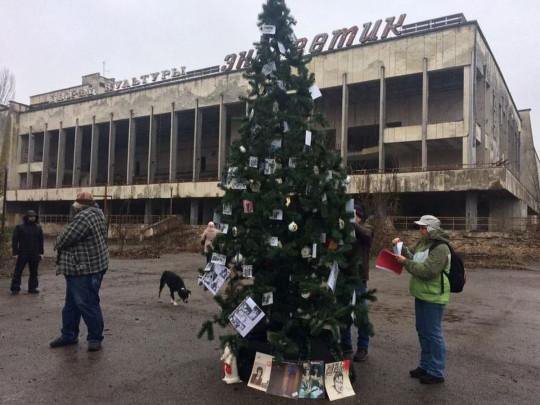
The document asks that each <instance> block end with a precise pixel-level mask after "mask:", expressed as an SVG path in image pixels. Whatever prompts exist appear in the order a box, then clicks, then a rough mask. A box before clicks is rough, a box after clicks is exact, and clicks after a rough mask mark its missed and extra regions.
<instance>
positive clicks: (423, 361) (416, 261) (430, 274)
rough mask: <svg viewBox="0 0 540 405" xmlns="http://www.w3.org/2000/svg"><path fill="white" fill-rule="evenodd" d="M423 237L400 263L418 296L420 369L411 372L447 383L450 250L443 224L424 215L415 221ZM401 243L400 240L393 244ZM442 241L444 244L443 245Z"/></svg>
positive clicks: (422, 379)
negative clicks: (445, 329)
mask: <svg viewBox="0 0 540 405" xmlns="http://www.w3.org/2000/svg"><path fill="white" fill-rule="evenodd" d="M415 224H416V225H418V226H419V228H420V233H421V234H422V238H421V239H420V241H419V242H418V243H417V244H416V246H415V247H414V249H412V250H409V249H408V248H407V247H405V246H404V247H403V249H402V256H398V258H397V259H398V261H399V262H400V263H402V264H403V267H404V268H405V270H407V271H408V272H409V273H410V274H411V280H410V284H409V289H410V292H411V295H412V296H414V297H415V315H416V331H417V333H418V340H419V341H420V347H421V355H420V366H419V367H417V368H416V369H414V370H411V371H410V372H409V374H410V376H411V377H413V378H418V379H420V382H421V383H423V384H438V383H442V382H444V367H445V360H446V359H445V357H446V349H445V344H444V337H443V331H442V319H443V313H444V307H445V305H446V304H448V301H449V299H450V282H449V281H448V277H447V274H448V272H449V271H450V257H451V256H450V249H449V247H448V245H447V244H448V235H447V234H446V233H445V232H444V231H443V230H442V229H441V221H439V219H437V218H436V217H434V216H432V215H424V216H422V218H420V220H419V221H416V222H415ZM392 242H393V243H394V244H396V243H398V242H400V239H399V238H396V239H394V240H393V241H392ZM441 242H442V243H441Z"/></svg>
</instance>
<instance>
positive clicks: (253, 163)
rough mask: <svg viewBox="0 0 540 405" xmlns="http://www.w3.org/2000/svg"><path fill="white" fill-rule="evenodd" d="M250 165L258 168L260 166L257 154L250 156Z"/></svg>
mask: <svg viewBox="0 0 540 405" xmlns="http://www.w3.org/2000/svg"><path fill="white" fill-rule="evenodd" d="M249 167H252V168H255V169H256V168H257V167H259V158H258V157H257V156H250V157H249Z"/></svg>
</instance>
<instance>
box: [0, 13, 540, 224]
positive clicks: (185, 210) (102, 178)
mask: <svg viewBox="0 0 540 405" xmlns="http://www.w3.org/2000/svg"><path fill="white" fill-rule="evenodd" d="M403 20H404V15H402V16H401V17H400V18H399V20H398V21H397V22H394V19H387V20H386V25H385V24H384V23H382V24H381V21H377V22H375V23H374V24H371V23H370V24H369V26H368V24H364V26H363V27H364V29H363V30H359V29H358V28H357V27H351V28H349V29H342V30H336V31H334V32H333V33H332V34H330V35H328V34H319V35H317V36H316V37H315V38H314V39H313V41H312V43H311V46H309V43H308V41H307V39H304V38H302V39H300V40H299V46H303V47H306V51H309V52H310V53H311V54H312V56H313V58H312V60H311V62H310V65H309V67H310V69H311V70H312V71H313V72H314V73H315V77H316V83H317V85H318V86H319V88H320V89H321V91H322V94H323V97H322V98H320V99H318V100H317V108H318V109H320V110H321V111H322V112H323V113H324V114H325V115H326V117H327V119H328V126H327V127H325V128H324V130H325V131H327V133H328V135H329V138H330V139H331V145H333V146H335V148H336V149H337V150H338V151H339V153H341V156H342V158H343V161H344V164H346V165H347V168H348V170H349V171H350V173H351V177H352V182H351V185H350V190H349V191H350V193H351V194H365V193H383V194H387V193H391V194H395V195H396V196H398V198H399V212H400V214H401V215H420V214H422V213H432V214H434V215H439V216H448V217H450V216H458V217H465V218H467V224H468V226H469V227H470V228H472V229H474V228H475V226H476V224H477V221H478V218H491V219H493V220H496V219H497V218H514V217H519V218H526V217H527V216H528V215H534V214H536V213H537V212H538V209H539V196H540V187H539V181H538V178H539V176H538V173H539V169H540V167H539V165H538V157H537V154H536V151H535V149H534V145H533V138H532V131H531V123H530V110H520V109H518V107H517V106H516V104H515V102H514V100H513V98H512V95H511V93H510V90H509V88H508V86H507V84H506V82H505V80H504V77H503V74H502V72H501V70H500V68H499V66H498V64H497V62H496V60H495V58H494V56H493V54H492V52H491V50H490V48H489V45H488V44H487V42H486V39H485V37H484V35H483V33H482V31H481V29H480V27H479V25H478V24H477V23H476V21H466V19H465V17H464V16H463V15H461V14H459V15H453V16H448V17H442V18H437V19H434V20H429V21H422V22H419V23H414V24H407V25H405V24H403ZM366 26H367V28H366ZM380 32H382V34H381V36H380V37H379V36H378V34H379V33H380ZM392 32H393V33H394V35H393V37H389V33H390V34H391V33H392ZM304 40H305V41H304ZM308 46H309V49H308ZM251 56H252V53H251V52H241V53H239V54H231V55H228V56H227V57H226V58H225V64H224V65H223V66H214V67H210V68H207V69H201V70H198V71H191V72H186V71H185V69H184V68H180V69H167V70H164V71H161V72H156V73H151V74H148V75H142V76H140V77H136V78H131V79H129V80H114V79H109V78H105V77H103V76H101V75H100V74H92V75H87V76H84V77H83V78H82V84H81V85H80V86H75V87H72V88H69V89H63V90H59V91H54V92H51V93H46V94H40V95H36V96H32V97H31V99H30V104H29V105H23V104H20V103H16V102H12V103H11V104H10V105H9V107H3V108H1V109H0V131H1V135H2V142H3V150H5V152H4V154H5V155H6V157H5V159H6V160H7V162H8V169H9V178H8V191H7V211H8V215H9V217H10V218H12V219H14V218H15V215H16V214H20V213H22V212H24V211H25V210H27V209H30V208H32V209H36V210H38V211H39V212H40V214H41V215H45V216H47V215H65V214H67V212H68V209H69V204H70V203H71V202H72V201H73V199H74V196H75V195H76V193H77V191H79V190H81V189H90V190H91V191H92V193H93V194H94V195H95V196H96V198H97V199H98V200H107V203H106V208H107V210H108V212H109V213H111V214H130V215H140V216H145V217H146V221H147V222H150V221H151V216H152V215H166V214H171V213H172V214H180V215H183V216H184V218H186V219H187V220H189V222H191V223H203V222H205V221H207V220H209V219H210V218H211V217H212V212H213V209H214V207H215V206H216V204H217V203H218V201H219V198H220V196H221V195H222V193H221V190H220V189H219V187H218V182H219V180H220V176H221V173H222V171H223V168H224V166H225V164H226V156H227V153H228V149H229V147H230V145H231V142H233V141H234V140H235V139H237V138H238V136H239V134H238V129H239V126H240V123H241V121H242V119H243V118H244V117H245V115H246V106H245V104H244V103H242V102H240V101H239V97H240V96H243V95H246V94H247V90H248V83H247V81H246V80H245V79H244V78H243V76H242V73H243V72H242V69H243V68H244V67H245V64H246V63H248V62H249V57H251Z"/></svg>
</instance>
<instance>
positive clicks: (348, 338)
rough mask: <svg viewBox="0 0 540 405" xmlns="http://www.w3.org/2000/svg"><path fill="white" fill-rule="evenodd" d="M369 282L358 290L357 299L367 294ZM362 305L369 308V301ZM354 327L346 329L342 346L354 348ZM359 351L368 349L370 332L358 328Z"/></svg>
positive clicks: (364, 301) (363, 282)
mask: <svg viewBox="0 0 540 405" xmlns="http://www.w3.org/2000/svg"><path fill="white" fill-rule="evenodd" d="M367 289H368V288H367V281H366V280H364V281H362V284H361V285H360V286H359V287H357V288H356V297H357V299H358V297H360V296H361V295H362V294H364V293H366V292H367ZM362 305H365V306H366V307H367V301H366V300H363V302H362ZM351 328H352V325H349V327H347V328H345V329H344V330H343V331H342V334H341V344H342V345H344V346H350V347H352V335H351ZM356 344H357V346H356V348H357V349H366V350H367V349H368V347H369V332H368V331H367V330H365V329H364V328H358V339H357V341H356Z"/></svg>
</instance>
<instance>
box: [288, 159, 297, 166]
mask: <svg viewBox="0 0 540 405" xmlns="http://www.w3.org/2000/svg"><path fill="white" fill-rule="evenodd" d="M289 167H290V168H291V169H294V168H295V167H296V158H295V157H290V158H289Z"/></svg>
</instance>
